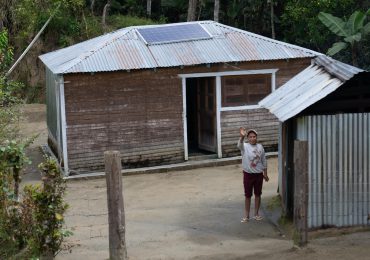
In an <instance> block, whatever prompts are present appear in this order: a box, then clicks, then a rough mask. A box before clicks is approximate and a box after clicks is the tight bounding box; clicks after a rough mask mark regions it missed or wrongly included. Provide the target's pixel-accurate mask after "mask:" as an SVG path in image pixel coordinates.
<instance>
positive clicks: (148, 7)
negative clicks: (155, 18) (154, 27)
mask: <svg viewBox="0 0 370 260" xmlns="http://www.w3.org/2000/svg"><path fill="white" fill-rule="evenodd" d="M146 14H147V15H148V17H149V18H150V17H151V16H152V0H146Z"/></svg>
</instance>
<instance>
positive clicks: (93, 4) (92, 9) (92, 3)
mask: <svg viewBox="0 0 370 260" xmlns="http://www.w3.org/2000/svg"><path fill="white" fill-rule="evenodd" d="M94 6H95V0H91V4H90V10H91V13H92V14H94Z"/></svg>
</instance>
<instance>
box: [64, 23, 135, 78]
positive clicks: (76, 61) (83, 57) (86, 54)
mask: <svg viewBox="0 0 370 260" xmlns="http://www.w3.org/2000/svg"><path fill="white" fill-rule="evenodd" d="M131 27H132V26H130V27H125V28H122V29H119V30H116V31H113V32H110V33H108V34H112V38H111V37H109V38H108V39H107V40H105V41H104V42H102V43H101V44H98V45H97V46H95V47H94V48H91V49H89V50H87V51H85V52H83V53H81V54H80V55H79V56H77V57H76V58H74V59H73V61H74V62H72V64H69V63H67V65H68V66H67V65H65V68H64V67H62V69H60V70H61V73H64V72H66V71H67V70H69V69H71V68H73V67H74V66H76V65H78V64H79V63H81V62H82V61H83V60H86V59H87V58H89V57H90V56H91V55H93V54H94V53H95V52H97V51H98V50H100V49H102V48H104V47H105V46H108V45H110V44H111V43H112V42H114V41H115V40H117V39H119V38H121V37H122V36H125V35H126V34H127V33H128V32H130V31H131V30H133V28H131ZM121 31H124V32H123V34H120V35H118V36H116V37H114V36H113V35H115V34H117V33H119V32H121ZM108 34H105V35H102V37H103V36H107V35H108ZM91 39H94V38H91Z"/></svg>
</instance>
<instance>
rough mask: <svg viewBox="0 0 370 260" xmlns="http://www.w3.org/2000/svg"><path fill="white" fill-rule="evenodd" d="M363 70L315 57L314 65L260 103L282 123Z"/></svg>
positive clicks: (324, 57) (328, 58)
mask: <svg viewBox="0 0 370 260" xmlns="http://www.w3.org/2000/svg"><path fill="white" fill-rule="evenodd" d="M360 72H363V70H361V69H359V68H356V67H353V66H351V65H348V64H345V63H342V62H340V61H337V60H334V59H332V58H330V57H327V56H325V55H321V56H318V57H317V58H315V59H314V60H313V64H312V65H311V66H309V67H308V68H306V69H305V70H303V71H302V72H300V73H299V74H298V75H296V76H295V77H293V78H292V79H291V80H289V81H288V82H287V83H285V84H284V85H283V86H281V87H280V88H278V89H277V90H276V91H275V92H273V93H271V94H270V95H268V96H267V97H266V98H264V99H263V100H261V101H260V102H259V105H260V106H262V107H264V108H267V109H268V110H269V111H270V112H271V113H273V114H274V115H275V116H276V117H277V118H278V119H279V120H280V121H282V122H284V121H286V120H288V119H289V118H291V117H293V116H295V115H297V114H299V113H300V112H302V111H303V110H304V109H306V108H307V107H309V106H311V105H312V104H314V103H316V102H317V101H319V100H321V99H322V98H324V97H326V96H327V95H329V94H330V93H332V92H333V91H335V90H336V89H337V88H339V87H340V86H341V85H342V84H343V83H344V82H345V81H347V80H349V79H351V78H352V77H353V76H354V75H356V74H357V73H360Z"/></svg>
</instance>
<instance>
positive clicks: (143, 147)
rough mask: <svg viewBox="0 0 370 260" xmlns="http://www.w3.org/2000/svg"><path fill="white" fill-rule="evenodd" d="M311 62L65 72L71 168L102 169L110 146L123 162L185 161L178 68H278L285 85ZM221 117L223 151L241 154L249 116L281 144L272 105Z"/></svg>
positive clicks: (131, 164)
mask: <svg viewBox="0 0 370 260" xmlns="http://www.w3.org/2000/svg"><path fill="white" fill-rule="evenodd" d="M309 64H310V59H297V60H289V61H269V62H250V63H242V64H226V63H225V64H222V65H211V66H210V67H207V66H194V67H186V68H183V69H180V68H168V69H158V70H139V71H131V72H126V71H119V72H105V73H94V74H88V73H86V74H67V75H64V79H65V84H64V88H65V104H66V121H67V147H68V159H69V168H70V169H72V170H78V171H84V170H88V171H90V170H95V169H102V168H103V152H104V151H106V150H119V151H120V152H121V155H122V162H123V167H142V166H151V165H160V164H169V163H176V162H181V161H183V160H184V144H183V119H182V112H183V111H182V110H183V107H182V82H181V79H180V78H179V77H178V74H187V73H203V72H219V71H235V70H248V69H269V68H271V69H272V68H274V69H279V71H278V72H277V74H276V81H277V86H281V85H282V84H284V83H285V82H286V81H288V80H289V79H290V78H291V77H293V76H294V75H295V74H296V73H298V72H299V71H301V70H302V69H304V68H305V67H307V66H308V65H309ZM221 117H222V118H221V121H222V122H221V123H222V124H221V131H222V144H223V156H231V155H235V154H237V152H238V151H237V150H236V144H235V142H236V140H237V138H238V130H237V129H238V127H239V126H240V125H243V126H248V125H247V124H246V122H251V124H250V125H251V126H255V128H257V129H258V130H259V132H260V133H261V136H259V140H260V141H263V143H264V144H265V145H270V146H271V147H273V146H276V145H277V134H278V133H277V121H276V119H275V118H273V117H272V115H271V114H269V113H268V112H266V111H264V110H261V109H258V110H253V111H234V112H222V113H221ZM261 127H263V129H262V128H261ZM264 140H265V141H264Z"/></svg>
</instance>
